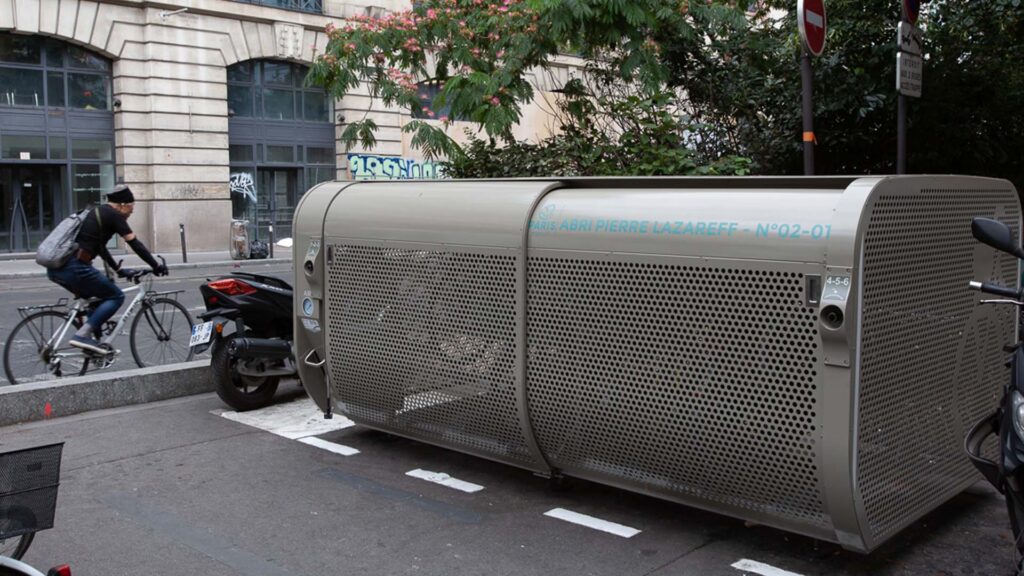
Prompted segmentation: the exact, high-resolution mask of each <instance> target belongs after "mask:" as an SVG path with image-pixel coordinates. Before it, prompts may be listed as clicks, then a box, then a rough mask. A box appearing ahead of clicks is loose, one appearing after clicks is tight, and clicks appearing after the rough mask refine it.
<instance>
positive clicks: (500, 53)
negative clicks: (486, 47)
mask: <svg viewBox="0 0 1024 576" xmlns="http://www.w3.org/2000/svg"><path fill="white" fill-rule="evenodd" d="M495 56H497V57H498V58H501V57H503V56H505V51H504V50H498V53H497V54H495Z"/></svg>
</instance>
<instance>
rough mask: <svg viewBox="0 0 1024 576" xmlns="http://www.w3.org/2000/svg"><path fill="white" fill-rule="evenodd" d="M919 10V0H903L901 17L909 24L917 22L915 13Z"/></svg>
mask: <svg viewBox="0 0 1024 576" xmlns="http://www.w3.org/2000/svg"><path fill="white" fill-rule="evenodd" d="M920 12H921V1H920V0H903V19H904V20H906V21H907V22H910V23H911V24H916V23H917V15H918V14H919V13H920Z"/></svg>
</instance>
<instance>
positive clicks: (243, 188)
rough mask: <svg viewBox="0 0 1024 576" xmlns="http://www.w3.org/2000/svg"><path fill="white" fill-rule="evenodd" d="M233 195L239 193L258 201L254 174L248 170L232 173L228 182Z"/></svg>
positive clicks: (254, 201)
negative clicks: (253, 178)
mask: <svg viewBox="0 0 1024 576" xmlns="http://www.w3.org/2000/svg"><path fill="white" fill-rule="evenodd" d="M228 186H229V187H230V188H231V194H232V195H238V196H241V197H243V198H245V199H246V200H248V201H249V202H251V203H253V204H255V203H256V184H255V182H253V180H252V174H250V173H248V172H235V173H234V174H232V175H231V180H230V181H229V183H228Z"/></svg>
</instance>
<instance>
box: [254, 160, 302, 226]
mask: <svg viewBox="0 0 1024 576" xmlns="http://www.w3.org/2000/svg"><path fill="white" fill-rule="evenodd" d="M256 176H257V178H256V202H257V204H256V205H257V210H258V212H259V216H258V217H257V218H256V222H257V228H258V229H260V230H267V231H268V234H273V237H272V238H269V240H277V239H281V238H291V237H292V217H293V215H294V213H295V204H296V202H297V201H298V198H299V195H300V194H299V189H298V188H299V186H298V183H299V171H298V169H296V168H259V169H257V171H256Z"/></svg>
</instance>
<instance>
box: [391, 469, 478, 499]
mask: <svg viewBox="0 0 1024 576" xmlns="http://www.w3.org/2000/svg"><path fill="white" fill-rule="evenodd" d="M405 475H406V476H412V477H413V478H419V479H420V480H426V481H427V482H433V483H434V484H440V485H441V486H447V487H448V488H454V489H456V490H461V491H463V492H469V493H473V492H479V491H481V490H483V489H484V487H483V486H481V485H479V484H473V483H472V482H466V481H464V480H459V479H458V478H452V477H451V476H449V475H447V474H445V473H444V472H431V471H430V470H420V469H419V468H417V469H415V470H410V471H408V472H406V473H405Z"/></svg>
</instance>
